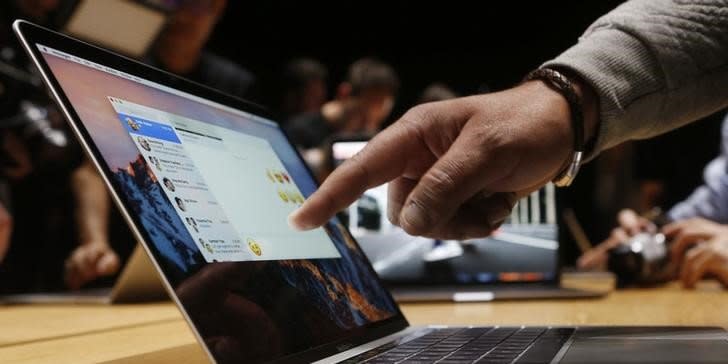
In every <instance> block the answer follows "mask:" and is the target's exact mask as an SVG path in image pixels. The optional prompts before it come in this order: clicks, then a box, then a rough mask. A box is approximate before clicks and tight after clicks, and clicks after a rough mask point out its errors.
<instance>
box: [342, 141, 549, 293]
mask: <svg viewBox="0 0 728 364" xmlns="http://www.w3.org/2000/svg"><path fill="white" fill-rule="evenodd" d="M366 144H367V141H366V139H362V138H356V137H354V138H348V137H343V138H342V139H341V140H334V141H333V142H332V143H331V148H330V150H329V154H330V157H331V160H330V164H331V167H332V168H336V167H338V166H339V165H341V164H342V163H343V162H344V161H346V160H347V159H349V158H351V157H352V156H353V155H354V154H356V153H357V152H358V151H359V150H361V149H362V148H364V146H366ZM385 211H387V185H386V184H385V185H382V186H378V187H375V188H372V189H370V190H367V191H366V192H365V193H364V195H363V196H362V197H361V198H360V199H359V200H358V201H357V202H356V203H354V204H353V205H351V206H350V207H349V208H348V209H347V210H346V211H345V212H344V213H342V214H341V216H340V218H341V220H342V221H343V222H344V223H345V224H346V225H347V226H348V228H349V231H351V232H352V234H354V236H355V237H356V238H357V240H358V241H359V243H360V244H361V246H362V248H363V249H364V251H365V253H366V254H367V255H368V256H369V259H370V260H371V261H372V264H373V265H374V268H375V269H376V271H377V273H378V274H379V276H380V277H381V278H382V279H383V280H385V281H387V282H389V283H391V284H392V285H406V286H417V285H424V286H428V287H429V286H433V285H446V286H452V285H483V284H521V283H540V282H555V281H556V279H557V274H558V241H557V238H558V227H557V223H556V220H557V219H556V197H555V190H554V186H553V185H552V184H549V185H547V186H546V187H544V188H543V189H541V190H540V191H536V192H534V193H533V194H531V195H530V196H528V197H526V198H524V199H522V200H521V201H519V202H518V204H517V205H516V207H515V208H514V210H513V213H512V214H511V216H510V217H509V218H508V219H507V220H506V221H505V223H504V224H503V225H502V226H501V227H500V228H499V229H498V230H496V231H495V232H494V233H493V234H492V235H491V236H489V237H486V238H482V239H472V240H467V241H437V240H432V239H426V238H421V237H414V236H410V235H407V233H405V232H404V231H403V230H402V229H400V228H398V227H396V226H393V225H392V224H391V223H390V222H389V220H388V219H387V217H386V213H385Z"/></svg>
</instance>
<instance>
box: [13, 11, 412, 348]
mask: <svg viewBox="0 0 728 364" xmlns="http://www.w3.org/2000/svg"><path fill="white" fill-rule="evenodd" d="M13 29H14V30H15V32H16V34H17V35H18V37H19V38H20V40H21V42H22V44H23V47H24V48H25V50H26V52H28V54H29V56H30V57H31V59H32V60H33V62H34V64H35V65H36V67H37V68H38V69H39V71H40V72H41V75H42V76H43V79H44V82H45V84H46V86H47V87H48V89H49V91H50V93H51V95H52V98H53V99H54V101H55V102H56V104H57V105H58V107H59V108H60V109H61V110H62V111H63V114H64V116H65V117H66V119H67V122H68V123H69V124H70V126H71V129H72V130H73V131H74V133H75V134H76V137H77V138H78V139H79V141H80V143H81V145H82V146H83V149H84V151H85V152H86V154H87V156H88V157H89V159H90V160H91V161H92V162H93V163H94V164H95V166H96V168H97V169H98V170H99V172H101V176H102V178H103V179H104V182H105V183H106V185H107V188H108V189H109V192H110V194H111V195H112V199H113V200H114V202H115V203H116V206H117V208H118V209H119V210H120V212H121V214H122V215H123V216H124V218H125V219H126V220H127V223H128V224H129V227H130V229H131V231H132V233H134V235H135V237H136V238H137V240H139V242H140V243H141V244H142V245H143V246H144V248H145V249H146V251H147V253H148V254H150V256H151V257H152V258H153V259H152V261H153V263H154V265H155V267H156V269H157V271H158V272H160V273H161V274H160V276H161V278H162V281H163V283H164V286H165V288H166V289H167V291H168V293H169V294H170V297H171V298H172V299H173V301H175V303H176V304H177V307H178V308H179V310H180V312H181V313H182V315H183V316H184V317H185V319H186V321H187V323H188V325H189V326H190V328H191V329H192V331H193V333H194V334H195V336H196V338H197V340H198V342H200V344H202V345H203V348H204V349H205V351H206V352H207V353H208V355H210V357H211V358H213V359H214V357H213V356H212V355H211V354H210V352H209V350H208V348H207V346H206V345H205V343H204V341H203V340H202V338H201V336H200V335H199V333H198V331H197V329H196V327H195V325H194V323H193V322H191V320H190V318H189V316H188V315H187V313H186V310H185V308H184V306H183V305H182V304H181V303H180V301H179V300H178V299H177V297H176V295H175V292H174V290H173V289H172V287H171V285H170V282H169V279H168V278H167V276H166V275H165V272H164V271H163V270H162V269H161V268H160V266H159V264H158V261H160V259H161V256H160V253H159V252H158V251H157V250H156V249H155V247H154V246H153V244H147V241H151V239H150V237H149V236H148V234H147V232H146V231H145V230H144V229H143V228H141V226H142V225H141V221H140V220H139V218H138V216H135V215H134V214H133V213H131V211H133V210H132V209H131V208H130V205H129V203H128V201H127V200H126V199H125V198H124V197H123V194H122V193H120V189H119V188H120V187H119V186H118V185H117V183H116V182H115V181H114V180H113V179H112V178H110V176H111V175H112V171H111V169H110V168H109V166H108V165H107V163H106V162H105V161H104V159H103V157H102V156H101V154H100V152H99V150H98V148H97V147H96V145H95V143H94V142H93V139H92V138H91V136H90V134H89V132H88V130H86V128H85V127H84V124H83V122H82V121H81V119H80V118H79V116H78V114H77V113H76V111H75V109H74V107H73V104H72V103H71V102H70V100H69V99H68V98H67V97H66V95H65V93H64V91H63V89H62V88H61V86H60V84H59V82H58V80H57V79H56V78H55V76H54V74H53V72H52V71H51V69H50V67H49V66H48V64H47V63H46V61H45V60H44V58H43V56H42V55H41V52H40V50H39V49H38V47H37V45H46V46H49V47H53V48H55V49H58V50H60V51H62V52H65V53H68V54H72V55H74V56H77V57H79V58H83V59H87V60H91V61H93V62H96V63H98V64H101V65H104V66H107V67H110V68H113V69H117V70H122V71H123V72H126V73H128V74H131V75H134V76H136V77H139V78H142V79H145V80H148V81H151V82H155V83H158V84H161V85H163V86H167V87H170V88H173V89H175V90H179V91H182V92H185V93H188V94H191V95H195V96H198V97H201V98H204V99H207V100H210V101H213V102H216V103H219V104H221V105H224V106H228V107H231V108H235V109H239V110H242V111H245V112H247V113H250V114H254V115H257V116H260V117H263V118H266V119H268V120H273V121H275V119H274V118H273V117H272V116H271V115H270V113H269V112H267V111H266V110H265V109H264V108H263V107H261V106H259V105H256V104H253V103H251V102H248V101H244V100H241V99H238V98H236V97H233V96H229V95H226V94H223V93H221V92H219V91H216V90H214V89H211V88H208V87H206V86H203V85H200V84H197V83H194V82H192V81H189V80H186V79H183V78H181V77H178V76H175V75H173V74H171V73H168V72H165V71H162V70H159V69H155V68H153V67H150V66H148V65H145V64H143V63H141V62H138V61H136V60H133V59H130V58H127V57H125V56H122V55H119V54H115V53H113V52H110V51H108V50H105V49H102V48H99V47H96V46H94V45H91V44H88V43H85V42H82V41H80V40H77V39H74V38H71V37H68V36H65V35H62V34H59V33H56V32H54V31H52V30H49V29H46V28H43V27H41V26H38V25H35V24H32V23H29V22H27V21H23V20H17V21H16V22H15V23H14V24H13ZM284 135H285V133H284ZM286 138H287V139H288V136H287V135H286ZM288 141H289V143H290V139H288ZM294 149H295V148H294ZM297 156H298V158H299V160H300V162H301V163H302V164H303V166H304V167H305V168H306V170H307V171H308V173H309V175H310V176H311V178H312V179H313V180H314V181H315V179H314V177H313V174H312V173H311V171H310V169H308V166H307V165H306V164H305V162H304V161H303V159H302V158H301V156H300V154H299V155H297ZM357 248H358V249H361V248H360V247H359V245H358V242H357ZM368 267H369V269H370V270H371V271H372V273H373V274H374V277H376V278H375V279H376V280H377V282H376V284H379V285H382V286H383V284H382V281H381V280H380V279H379V278H378V276H376V273H374V268H373V267H372V266H371V262H369V264H368ZM387 295H388V296H389V297H388V298H389V299H392V297H391V294H389V291H387ZM392 301H394V300H393V299H392ZM395 307H396V308H397V310H396V312H395V314H394V315H393V316H392V317H390V318H388V319H385V320H382V321H378V322H374V323H372V324H369V325H367V326H364V327H361V328H357V329H354V330H350V331H348V332H347V335H345V336H346V337H342V338H341V339H339V340H336V341H333V342H330V343H326V344H323V345H320V346H318V347H314V348H311V349H308V350H306V351H303V352H298V353H293V354H289V355H287V356H284V357H281V358H279V359H276V362H302V361H314V360H319V359H323V358H326V357H328V356H330V355H333V354H336V353H339V352H343V351H346V350H348V349H351V348H353V347H356V346H360V345H363V344H365V343H367V342H370V341H373V340H375V339H378V338H382V337H385V336H387V335H391V334H393V333H396V332H398V331H401V330H403V329H405V328H406V327H408V326H409V324H408V322H407V320H406V319H405V317H404V315H403V314H402V312H401V310H400V309H399V306H398V305H396V304H395Z"/></svg>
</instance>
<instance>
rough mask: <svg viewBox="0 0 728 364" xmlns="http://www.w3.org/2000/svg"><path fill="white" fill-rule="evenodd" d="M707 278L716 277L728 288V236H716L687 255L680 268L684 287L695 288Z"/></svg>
mask: <svg viewBox="0 0 728 364" xmlns="http://www.w3.org/2000/svg"><path fill="white" fill-rule="evenodd" d="M705 277H714V278H716V279H718V281H720V283H721V284H723V286H724V287H728V235H726V234H721V235H716V236H715V237H713V238H712V239H710V240H709V241H707V242H703V243H700V244H698V245H697V246H696V247H694V248H693V249H690V250H689V251H688V252H687V253H686V254H685V259H684V262H683V264H682V267H681V268H680V280H681V281H682V284H683V286H684V287H686V288H694V287H695V284H696V283H697V282H698V281H699V280H700V279H702V278H705Z"/></svg>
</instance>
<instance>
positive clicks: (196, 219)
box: [109, 97, 340, 262]
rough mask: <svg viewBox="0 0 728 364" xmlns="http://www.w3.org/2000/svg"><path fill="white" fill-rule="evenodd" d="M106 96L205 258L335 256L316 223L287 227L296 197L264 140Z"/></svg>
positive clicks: (300, 200) (294, 188)
mask: <svg viewBox="0 0 728 364" xmlns="http://www.w3.org/2000/svg"><path fill="white" fill-rule="evenodd" d="M109 101H110V102H111V105H112V106H113V107H114V109H115V110H116V112H117V114H118V117H119V120H120V121H121V123H122V124H123V125H124V127H125V128H126V129H127V131H128V132H129V135H130V136H131V138H132V140H133V141H134V144H135V145H136V146H137V148H138V150H139V152H140V153H141V154H142V156H143V157H144V159H145V160H146V162H147V165H149V166H150V168H151V169H152V171H153V173H154V175H155V177H156V179H157V181H158V182H159V183H160V184H161V185H162V188H163V190H164V191H165V194H166V195H167V197H168V198H169V200H170V201H171V202H172V205H173V207H174V208H175V211H177V213H178V214H179V217H180V218H181V219H182V221H183V222H185V226H186V228H187V230H188V232H189V233H190V235H191V236H192V237H193V239H194V241H195V243H196V244H197V246H198V248H199V249H200V252H201V253H202V255H203V256H204V257H205V260H207V261H208V262H213V261H248V260H283V259H316V258H338V257H340V255H339V252H338V250H337V249H336V247H335V246H334V244H333V242H332V241H331V239H330V238H329V237H328V235H327V234H326V232H325V231H324V230H323V229H321V228H319V229H315V230H311V231H306V232H300V231H296V230H293V229H291V228H290V227H289V226H288V223H287V217H288V215H289V214H290V213H291V212H292V211H293V210H294V209H296V208H297V207H298V206H300V205H301V204H302V203H303V201H304V196H303V194H302V193H301V191H300V190H299V189H298V187H297V186H296V183H295V182H294V181H293V178H292V177H291V175H290V174H289V172H288V171H287V170H286V168H285V167H284V166H283V163H282V162H281V160H280V159H279V158H278V156H277V155H276V153H275V151H274V150H273V148H272V147H271V145H270V143H268V141H267V140H265V139H261V138H258V137H254V136H250V135H247V134H243V133H240V132H236V131H233V130H230V129H226V128H223V127H219V126H216V125H211V124H208V123H204V122H201V121H197V120H192V119H189V118H185V117H182V116H179V115H174V114H171V113H167V112H163V111H161V110H156V109H152V108H149V107H146V106H143V105H139V104H135V103H132V102H129V101H126V100H122V99H119V98H115V97H109Z"/></svg>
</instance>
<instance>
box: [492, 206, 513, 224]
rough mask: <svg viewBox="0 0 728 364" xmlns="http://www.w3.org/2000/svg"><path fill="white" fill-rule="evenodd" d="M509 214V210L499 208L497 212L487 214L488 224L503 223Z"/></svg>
mask: <svg viewBox="0 0 728 364" xmlns="http://www.w3.org/2000/svg"><path fill="white" fill-rule="evenodd" d="M509 216H511V211H510V210H499V211H498V212H497V213H495V214H492V215H490V216H488V226H491V227H496V226H499V225H500V224H502V223H503V221H505V220H506V219H507V218H508V217H509Z"/></svg>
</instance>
